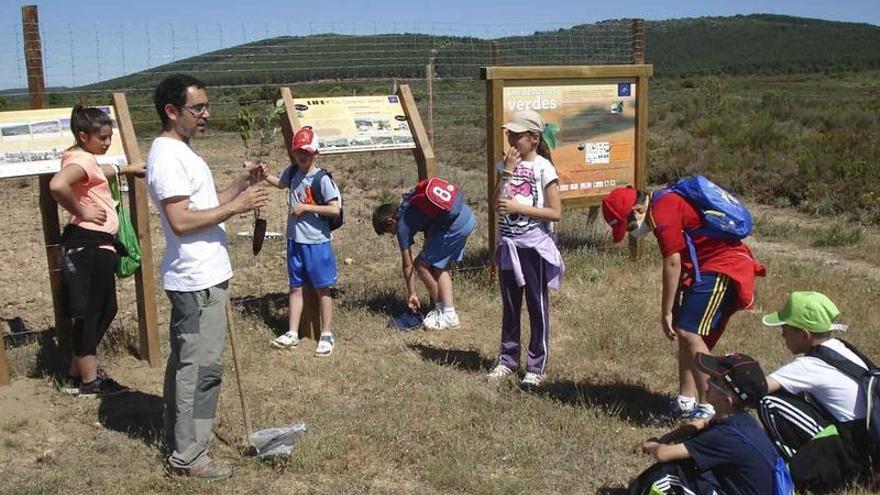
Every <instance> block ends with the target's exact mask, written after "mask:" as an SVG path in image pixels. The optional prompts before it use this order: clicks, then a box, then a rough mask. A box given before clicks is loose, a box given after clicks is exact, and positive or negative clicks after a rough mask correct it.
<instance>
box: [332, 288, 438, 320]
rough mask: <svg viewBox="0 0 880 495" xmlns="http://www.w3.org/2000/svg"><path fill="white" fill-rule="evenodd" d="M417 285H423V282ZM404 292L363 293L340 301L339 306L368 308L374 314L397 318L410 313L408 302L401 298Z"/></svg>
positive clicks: (382, 290)
mask: <svg viewBox="0 0 880 495" xmlns="http://www.w3.org/2000/svg"><path fill="white" fill-rule="evenodd" d="M416 283H419V284H421V282H416ZM402 292H403V291H399V292H398V291H395V290H393V289H387V288H380V289H376V290H373V291H362V293H361V294H359V295H357V296H355V297H351V298H346V299H342V300H340V301H339V304H340V305H344V306H346V307H352V308H366V309H367V310H369V311H371V312H373V313H378V314H380V315H385V316H387V317H388V318H395V317H397V316H400V315H401V314H402V313H405V312H407V311H409V308H407V306H406V300H404V299H402V298H401V293H402Z"/></svg>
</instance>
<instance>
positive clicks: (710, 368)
mask: <svg viewBox="0 0 880 495" xmlns="http://www.w3.org/2000/svg"><path fill="white" fill-rule="evenodd" d="M696 361H697V368H699V369H700V371H702V372H703V373H706V374H707V375H709V376H710V377H712V378H717V379H719V380H720V381H722V382H723V383H725V384H726V385H727V387H728V388H729V389H730V390H732V391H733V393H734V394H736V396H737V397H739V398H740V399H741V400H742V401H743V402H745V403H746V404H748V405H750V406H756V405H757V404H758V401H759V400H761V398H762V397H764V396H765V395H767V379H766V377H765V376H764V370H762V369H761V365H760V364H758V362H757V361H755V360H754V359H753V358H752V357H750V356H747V355H745V354H740V353H735V354H728V355H726V356H713V355H711V354H704V353H702V352H700V353H697V360H696Z"/></svg>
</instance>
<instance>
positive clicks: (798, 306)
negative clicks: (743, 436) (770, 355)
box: [758, 291, 880, 493]
mask: <svg viewBox="0 0 880 495" xmlns="http://www.w3.org/2000/svg"><path fill="white" fill-rule="evenodd" d="M839 316H840V311H839V310H838V309H837V306H836V305H835V304H834V303H833V302H832V301H831V300H830V299H828V297H826V296H825V295H824V294H821V293H819V292H813V291H796V292H792V293H791V294H790V295H789V296H788V299H787V300H786V302H785V305H784V306H783V307H782V309H780V310H779V311H777V312H775V313H771V314H768V315H766V316H764V319H763V323H764V325H766V326H770V327H782V338H783V340H784V341H785V346H786V347H787V348H788V350H789V351H791V353H792V354H796V355H799V356H798V357H796V358H795V359H794V360H793V361H791V362H790V363H788V364H786V365H784V366H782V367H781V368H779V369H778V370H776V371H774V372H773V373H771V374H770V375H769V376H768V377H767V389H768V395H767V396H765V397H764V398H763V399H761V402H760V405H759V407H758V415H759V417H760V419H761V423H763V425H764V428H765V429H766V430H767V434H768V435H769V436H770V438H771V440H772V441H773V443H774V444H775V445H776V448H777V449H778V450H779V452H780V454H782V456H783V457H784V458H785V459H786V460H788V461H789V465H790V467H791V475H792V478H793V479H794V482H795V485H796V486H797V487H798V490H801V491H807V490H809V491H811V492H813V493H822V492H828V491H835V490H838V489H841V488H843V487H844V485H845V484H846V483H848V482H850V481H854V480H856V479H859V478H861V479H863V480H866V481H867V480H868V479H869V475H870V472H869V468H870V463H871V460H874V461H875V462H876V460H877V459H878V457H877V447H878V440H880V409H876V408H875V407H874V402H875V401H876V400H880V397H878V385H877V383H876V380H877V378H878V377H880V370H878V369H877V368H876V367H875V366H874V364H873V363H872V362H871V360H870V359H869V358H868V357H866V356H865V355H864V354H862V353H861V352H860V351H859V350H858V349H856V348H855V347H854V346H852V345H851V344H849V343H848V342H846V341H844V340H841V339H838V338H836V337H835V336H834V332H842V331H846V330H847V326H846V325H844V324H842V323H840V322H839V321H838V318H839Z"/></svg>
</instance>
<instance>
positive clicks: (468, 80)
mask: <svg viewBox="0 0 880 495" xmlns="http://www.w3.org/2000/svg"><path fill="white" fill-rule="evenodd" d="M389 24H390V25H389ZM633 26H634V21H633V20H630V19H624V20H617V21H606V22H601V23H596V24H587V25H581V26H575V27H573V28H570V29H556V30H546V31H537V32H530V33H528V34H526V33H521V34H520V33H517V34H513V35H511V34H510V33H511V27H510V26H492V25H448V24H444V25H422V26H415V27H413V26H410V25H402V24H401V25H397V24H394V23H386V24H384V25H380V24H377V23H372V24H371V23H363V24H358V25H355V26H344V25H340V24H334V23H324V24H317V23H310V24H308V25H307V26H304V25H299V24H294V23H293V22H291V23H277V22H276V23H271V24H270V23H265V24H241V25H237V26H236V25H231V24H216V25H203V24H191V25H186V26H181V25H174V24H172V25H170V26H168V25H161V26H159V25H137V24H125V25H123V26H114V27H112V28H107V27H102V26H96V27H95V28H94V30H90V29H83V28H82V26H79V25H77V26H75V27H74V26H72V25H69V26H67V27H66V29H65V28H63V27H61V28H59V27H58V26H54V27H53V28H52V29H45V28H44V29H43V30H42V31H41V32H40V36H41V43H42V54H43V64H44V72H45V80H46V87H47V88H48V89H47V91H46V96H47V98H46V101H47V102H48V105H49V106H50V107H65V106H72V105H73V104H75V103H77V102H83V103H86V104H107V103H109V101H110V93H111V92H113V91H123V92H125V94H126V96H127V99H128V102H129V107H130V110H131V115H132V119H133V123H134V126H135V129H136V131H137V134H138V137H139V140H140V145H141V151H142V154H144V155H146V151H147V149H148V147H149V144H150V140H151V139H152V136H154V135H155V134H156V133H157V132H158V131H159V127H160V126H159V120H158V117H157V115H156V112H155V109H154V107H153V103H152V92H153V90H154V88H155V86H156V84H157V83H158V82H159V81H160V80H161V79H162V78H164V77H165V76H167V75H168V74H171V73H177V72H185V73H189V74H191V75H194V76H196V77H198V78H200V79H202V80H204V81H205V82H206V83H207V84H208V93H209V97H210V99H211V123H210V133H209V135H208V136H207V137H206V138H204V139H199V140H197V141H194V142H193V147H194V148H195V149H196V151H197V152H199V153H200V154H202V155H203V156H204V157H205V159H206V161H207V162H208V164H209V165H210V166H211V168H212V170H213V172H214V174H215V179H216V182H217V184H218V186H219V187H221V188H222V187H224V186H225V185H226V184H227V183H228V182H229V181H230V180H231V179H232V178H233V177H234V176H235V175H236V174H237V173H239V171H240V170H241V169H240V167H241V162H242V161H243V160H244V158H245V148H244V146H243V145H242V142H241V139H240V137H239V129H238V127H237V122H236V114H237V113H238V112H240V111H241V110H247V111H249V112H251V113H253V114H255V115H263V114H266V113H269V112H271V110H272V109H273V108H274V104H275V100H276V98H277V91H278V88H279V87H280V86H288V87H290V88H291V90H292V92H293V94H294V97H295V98H299V97H310V96H324V97H326V96H351V95H382V94H391V93H393V92H394V90H395V89H396V88H397V87H398V86H399V85H400V84H408V85H410V87H411V89H412V92H413V94H414V96H415V98H416V102H417V105H418V108H419V112H420V115H421V117H422V120H423V121H424V122H425V123H426V126H427V127H428V129H429V130H430V131H432V132H431V136H430V137H431V141H432V143H433V146H434V150H435V154H436V157H437V170H438V174H439V175H442V176H445V177H447V178H449V179H451V180H452V181H454V182H456V183H458V184H459V185H460V186H461V188H462V189H463V191H464V193H465V195H466V198H467V199H468V201H469V203H470V204H471V206H472V208H473V209H474V210H475V213H476V214H477V217H478V224H479V226H478V228H477V231H476V232H475V235H474V236H472V239H471V240H470V241H469V248H468V252H469V254H468V256H467V258H466V260H465V262H464V263H463V264H462V267H461V268H460V269H459V273H460V274H464V275H465V276H467V273H468V272H473V273H478V272H480V271H481V270H483V269H484V265H483V263H484V262H483V259H484V258H485V255H486V253H487V252H488V247H487V245H486V244H487V235H486V227H485V225H486V224H485V222H486V214H487V207H486V204H485V201H484V198H485V190H486V186H485V173H484V172H483V170H484V169H485V163H486V129H485V122H486V108H485V89H484V88H485V84H484V82H483V81H481V80H480V78H479V69H480V67H484V66H489V65H584V64H589V65H601V64H628V63H632V62H633V59H634V56H635V50H636V47H635V45H636V38H635V35H634V29H633ZM401 31H405V32H406V31H413V32H421V33H422V34H386V33H388V32H401ZM438 31H439V32H441V33H450V32H455V33H457V34H455V35H453V34H437V32H438ZM425 33H430V34H425ZM0 61H2V62H0V74H2V75H0V87H7V88H23V87H25V86H26V84H27V74H26V71H25V66H26V61H25V56H24V50H23V42H22V26H21V25H13V26H0ZM429 88H430V90H429ZM28 96H29V95H28V93H27V91H26V90H23V89H9V90H5V91H0V110H13V109H24V108H27V107H28ZM268 161H269V162H270V168H271V169H272V172H273V173H274V174H276V175H277V174H280V172H281V171H282V170H283V168H284V167H285V166H286V165H287V164H288V159H287V156H286V153H285V152H284V149H283V142H282V140H281V138H280V134H279V138H278V142H277V143H275V145H274V146H273V148H272V149H271V150H270V154H269V157H268ZM318 164H319V165H320V166H321V167H324V168H328V169H329V170H331V171H332V172H333V175H334V178H335V179H336V181H337V182H338V183H339V186H340V188H341V190H342V193H343V198H344V205H345V211H346V219H347V220H346V225H345V226H344V227H343V228H342V229H341V230H339V231H337V233H335V234H334V250H335V251H336V254H337V260H338V263H339V268H340V288H339V290H340V291H341V292H343V293H345V294H346V297H344V298H343V301H344V302H343V304H347V303H348V302H351V303H352V304H364V303H366V304H368V305H369V304H378V303H377V301H379V300H380V299H381V297H382V296H381V294H383V293H386V292H388V291H392V290H394V287H396V285H400V283H399V282H398V281H397V280H398V278H399V276H398V275H397V271H398V270H399V269H398V268H397V267H398V264H399V255H398V254H397V250H396V247H394V241H393V240H392V239H390V238H387V237H385V238H379V237H377V236H376V235H375V233H374V232H373V230H372V226H371V224H370V221H369V216H370V213H371V210H372V208H373V207H374V206H375V205H377V204H379V203H380V202H388V201H395V200H398V199H399V197H400V194H401V193H403V192H404V191H405V190H406V189H408V187H410V186H411V185H412V184H414V183H415V181H416V166H415V161H414V160H413V157H412V154H411V153H410V152H402V151H392V152H375V153H359V154H349V155H335V156H330V155H328V156H322V157H321V158H320V159H319V163H318ZM283 198H284V194H283V193H282V192H280V191H279V193H278V195H277V196H274V197H273V200H272V203H271V204H270V206H269V207H268V208H267V209H266V210H265V211H264V212H263V214H262V216H263V217H264V218H267V219H268V221H269V231H270V233H271V232H277V233H279V234H280V235H279V236H278V237H270V238H269V239H267V241H266V247H265V248H264V251H263V253H262V254H261V255H260V256H258V257H255V256H253V255H252V254H251V252H250V237H249V230H250V225H251V221H252V220H251V218H250V216H242V217H238V218H233V219H231V220H230V221H229V222H227V233H228V234H229V237H230V245H231V251H232V257H233V266H234V269H235V270H236V280H235V284H234V287H235V289H234V295H236V296H237V297H240V298H244V299H245V300H250V301H253V300H260V301H263V302H271V303H273V304H274V303H278V304H280V305H283V304H284V300H285V299H286V287H287V282H286V277H287V275H286V268H285V262H284V259H285V258H284V251H285V243H284V237H285V236H284V230H285V223H286V216H287V212H286V205H285V203H284V199H283ZM0 200H2V202H3V204H5V205H10V206H9V213H10V215H9V216H8V217H7V218H8V220H7V221H6V222H3V224H2V227H0V228H2V231H3V235H2V240H0V256H2V258H0V259H2V262H0V291H3V293H2V296H3V297H2V300H3V301H4V303H3V304H2V305H0V318H2V319H3V320H7V321H11V320H15V319H16V318H20V319H21V320H22V321H23V322H24V324H23V325H20V326H23V328H24V329H25V330H27V329H37V330H38V329H45V328H48V327H50V326H51V319H52V306H51V304H52V299H51V293H50V289H49V281H48V276H47V275H46V258H45V245H44V242H43V235H42V231H41V227H40V221H39V206H38V205H39V187H38V180H37V179H36V178H21V179H7V180H0ZM150 209H151V215H150V217H151V232H152V234H153V243H154V253H156V255H155V257H156V264H157V269H158V264H159V262H160V260H161V255H162V253H163V252H164V238H163V237H162V233H161V226H160V223H159V221H158V218H157V212H156V210H155V208H154V206H153V205H151V206H150ZM61 217H62V223H63V222H64V221H65V220H66V215H65V214H62V215H61ZM563 228H565V226H564V225H563ZM158 286H159V287H161V280H159V281H158ZM119 299H120V304H119V306H120V313H119V314H120V316H119V318H117V321H116V323H115V324H114V325H117V326H122V327H125V328H126V329H127V331H128V332H129V333H132V334H136V322H135V319H136V312H135V304H134V288H133V284H131V283H129V282H128V281H122V282H121V283H120V290H119ZM156 299H157V302H158V303H159V304H160V312H161V307H162V305H163V304H164V303H165V301H164V299H165V298H164V297H159V295H157V298H156ZM345 301H348V302H345ZM16 321H18V320H16ZM163 321H165V320H164V319H163V318H162V317H160V323H162V322H163ZM279 325H282V323H279Z"/></svg>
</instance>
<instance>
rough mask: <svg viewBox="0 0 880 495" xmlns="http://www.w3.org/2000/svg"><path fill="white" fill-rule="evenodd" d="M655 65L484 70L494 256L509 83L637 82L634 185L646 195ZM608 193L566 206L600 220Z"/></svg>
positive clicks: (633, 246)
mask: <svg viewBox="0 0 880 495" xmlns="http://www.w3.org/2000/svg"><path fill="white" fill-rule="evenodd" d="M653 72H654V68H653V66H652V65H645V64H633V65H599V66H536V67H497V66H496V67H483V68H482V69H481V71H480V75H481V77H482V79H484V80H485V81H486V133H487V140H486V141H487V144H488V150H487V160H486V200H487V206H488V210H489V222H488V224H489V246H490V251H489V252H490V253H492V252H493V251H494V246H495V240H496V239H495V237H496V232H497V228H498V227H497V216H496V212H495V208H494V205H493V204H492V203H493V202H494V199H495V186H496V181H497V172H496V170H495V164H496V163H498V162H499V161H501V160H502V159H503V155H504V131H503V129H502V128H501V126H502V125H503V124H504V88H505V86H506V84H505V83H506V82H508V81H512V82H514V83H513V84H515V85H518V86H522V85H527V84H532V85H534V86H542V85H550V84H556V85H558V86H565V85H578V84H582V85H588V84H591V83H592V84H598V83H612V82H616V81H620V82H621V83H626V82H632V83H635V85H636V91H635V93H636V94H635V101H636V108H635V140H634V141H635V142H634V147H635V149H634V150H633V158H634V170H633V174H632V175H633V185H634V186H635V187H636V188H638V189H644V188H645V186H646V185H647V171H646V164H645V157H646V154H645V151H646V150H645V143H646V131H647V126H648V78H649V77H650V76H651V75H652V74H653ZM607 192H608V191H607V190H605V191H603V193H601V194H594V195H585V196H581V197H577V198H572V199H564V200H563V204H564V206H565V207H567V208H572V207H573V208H583V207H590V208H591V216H593V217H595V215H596V213H598V212H597V210H596V208H597V207H598V206H599V205H600V204H601V201H602V198H603V197H604V195H605V194H607ZM630 252H631V254H632V256H633V257H638V255H639V252H640V245H639V243H637V242H633V241H632V240H631V241H630Z"/></svg>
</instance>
